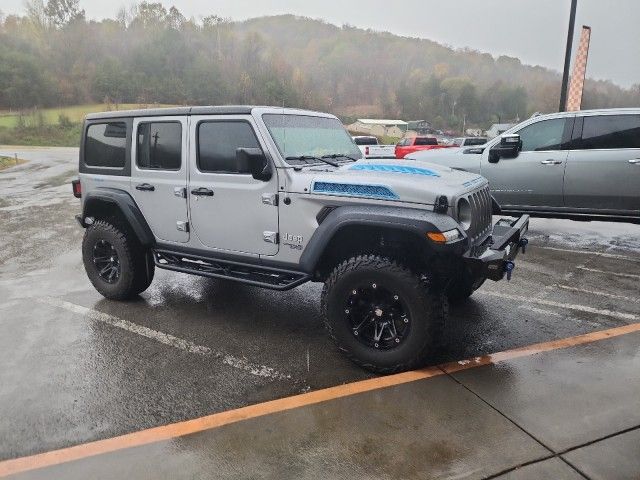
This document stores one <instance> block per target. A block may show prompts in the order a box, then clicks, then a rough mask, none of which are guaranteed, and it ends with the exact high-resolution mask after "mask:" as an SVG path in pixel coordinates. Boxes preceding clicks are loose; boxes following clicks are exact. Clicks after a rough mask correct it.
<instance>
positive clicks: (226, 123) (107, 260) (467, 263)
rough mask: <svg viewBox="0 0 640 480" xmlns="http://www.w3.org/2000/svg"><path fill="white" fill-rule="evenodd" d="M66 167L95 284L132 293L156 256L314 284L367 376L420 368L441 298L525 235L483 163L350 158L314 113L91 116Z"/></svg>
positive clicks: (232, 275) (342, 133)
mask: <svg viewBox="0 0 640 480" xmlns="http://www.w3.org/2000/svg"><path fill="white" fill-rule="evenodd" d="M79 171H80V179H79V180H75V181H74V182H73V188H74V194H75V195H76V196H77V197H79V198H81V199H82V213H81V214H80V215H78V221H79V223H80V224H81V225H82V226H83V227H85V228H86V231H85V236H84V241H83V244H82V255H83V260H84V266H85V270H86V272H87V275H88V277H89V280H90V281H91V283H92V284H93V285H94V287H95V288H96V289H97V290H98V291H99V292H100V293H101V294H102V295H104V296H105V297H107V298H110V299H114V300H124V299H128V298H131V297H133V296H135V295H138V294H139V293H141V292H142V291H144V290H145V289H146V288H147V287H148V286H149V285H150V284H151V281H152V280H153V275H154V271H155V268H162V269H167V270H174V271H177V272H183V273H189V274H194V275H202V276H206V277H212V278H222V279H226V280H230V281H235V282H241V283H245V284H249V285H253V286H258V287H263V288H271V289H275V290H287V289H290V288H294V287H296V286H298V285H300V284H302V283H304V282H307V281H315V282H323V283H324V289H323V291H322V301H321V306H322V312H323V316H324V321H325V324H326V326H327V328H328V330H329V332H330V334H331V336H332V337H333V338H334V340H335V341H336V343H337V345H338V346H339V348H340V349H341V350H343V351H344V352H346V353H347V355H348V356H349V357H350V358H351V359H353V360H354V361H355V362H357V363H358V364H360V365H362V366H363V367H365V368H368V369H371V370H374V371H377V372H393V371H398V370H403V369H407V368H411V367H413V366H416V365H419V364H420V363H421V362H422V361H423V360H424V358H425V356H426V355H427V354H428V352H429V351H431V350H432V349H433V348H434V342H436V341H437V339H438V336H439V334H440V332H441V330H442V328H443V326H444V321H445V318H446V314H447V302H448V301H449V300H451V301H456V300H457V301H460V300H463V299H465V298H467V297H468V296H470V295H471V294H472V293H473V291H474V290H475V289H477V288H479V287H480V285H482V283H483V282H484V281H485V280H486V279H491V280H500V279H502V278H503V277H504V276H505V275H506V276H507V277H509V276H510V275H511V271H512V270H513V267H514V263H513V260H514V258H515V256H516V254H517V253H518V251H519V250H520V249H522V250H524V247H525V245H526V238H525V237H524V235H525V233H526V231H527V227H528V217H527V216H526V215H524V216H522V217H521V218H520V219H518V220H508V221H502V222H498V224H497V225H495V226H493V225H492V210H493V208H495V206H494V205H493V202H492V200H491V197H490V195H489V190H488V186H487V181H486V180H485V179H484V178H482V177H481V176H480V175H477V174H471V173H466V172H460V171H455V170H451V169H450V168H448V167H438V166H433V165H428V164H422V163H421V162H415V161H411V162H406V161H397V160H389V161H370V160H363V159H361V153H360V150H359V149H358V147H357V146H356V145H355V143H354V142H353V140H352V139H351V137H350V136H349V135H348V133H347V131H346V130H345V129H344V127H343V125H342V123H341V122H340V121H339V120H338V119H337V118H336V117H334V116H333V115H329V114H325V113H319V112H310V111H304V110H294V109H283V108H274V107H251V106H237V107H234V106H226V107H180V108H172V109H159V110H134V111H127V112H106V113H99V114H92V115H89V116H88V117H87V118H86V120H85V123H84V128H83V137H82V143H81V147H80V165H79Z"/></svg>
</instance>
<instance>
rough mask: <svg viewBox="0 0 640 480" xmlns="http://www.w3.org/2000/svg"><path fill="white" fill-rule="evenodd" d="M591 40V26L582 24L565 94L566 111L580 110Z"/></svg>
mask: <svg viewBox="0 0 640 480" xmlns="http://www.w3.org/2000/svg"><path fill="white" fill-rule="evenodd" d="M590 40H591V27H587V26H586V25H583V26H582V33H581V34H580V44H579V45H578V51H576V56H575V58H574V60H573V72H572V73H571V83H570V84H569V95H568V96H567V111H568V112H575V111H577V110H580V107H581V105H582V91H583V90H584V77H585V74H586V73H587V58H588V57H589V41H590Z"/></svg>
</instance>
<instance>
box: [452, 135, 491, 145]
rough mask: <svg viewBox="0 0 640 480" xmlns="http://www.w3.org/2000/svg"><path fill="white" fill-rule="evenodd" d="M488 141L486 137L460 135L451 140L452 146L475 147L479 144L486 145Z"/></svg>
mask: <svg viewBox="0 0 640 480" xmlns="http://www.w3.org/2000/svg"><path fill="white" fill-rule="evenodd" d="M485 143H487V138H485V137H458V138H454V139H453V141H452V142H451V146H452V147H474V146H477V145H484V144H485Z"/></svg>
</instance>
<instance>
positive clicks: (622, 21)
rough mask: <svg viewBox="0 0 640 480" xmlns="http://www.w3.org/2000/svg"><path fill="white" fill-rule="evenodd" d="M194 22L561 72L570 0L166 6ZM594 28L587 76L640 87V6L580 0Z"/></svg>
mask: <svg viewBox="0 0 640 480" xmlns="http://www.w3.org/2000/svg"><path fill="white" fill-rule="evenodd" d="M161 1H162V3H163V4H164V5H165V6H166V7H169V6H171V5H175V6H176V7H178V8H179V9H180V11H181V12H183V14H184V15H185V16H187V17H192V16H193V17H196V18H199V17H202V16H206V15H210V14H214V13H215V14H217V15H220V16H223V17H230V18H232V19H234V20H244V19H246V18H252V17H257V16H262V15H276V14H283V13H292V14H296V15H304V16H308V17H312V18H321V19H324V20H326V21H328V22H330V23H334V24H337V25H342V24H344V23H349V24H351V25H354V26H356V27H362V28H372V29H374V30H384V31H388V32H392V33H395V34H398V35H405V36H412V37H421V38H428V39H431V40H435V41H437V42H440V43H445V44H448V45H451V46H453V47H470V48H473V49H476V50H481V51H486V52H489V53H492V54H494V55H500V54H506V55H511V56H514V57H518V58H520V59H521V60H522V61H523V63H528V64H533V65H543V66H545V67H549V68H552V69H555V70H558V71H561V70H562V65H563V59H564V47H565V41H566V31H567V24H568V20H569V5H570V0H438V1H436V0H403V1H402V2H394V1H392V0H368V1H361V0H252V1H249V0H173V1H168V0H161ZM132 3H133V2H131V1H118V0H111V1H108V2H107V1H104V0H80V4H81V6H82V8H84V9H85V10H86V12H87V16H88V17H89V18H96V19H99V18H104V17H113V16H114V15H115V13H116V12H117V10H118V9H119V8H120V7H122V6H129V5H131V4H132ZM0 9H1V10H2V11H3V12H4V13H5V14H8V13H23V11H24V4H23V0H2V2H1V3H0ZM583 24H585V25H589V26H591V28H592V31H591V49H590V53H589V63H588V67H587V75H588V76H589V77H593V78H598V79H609V80H612V81H614V82H615V83H618V84H620V85H623V86H626V87H628V86H630V85H632V84H635V83H640V1H638V0H578V13H577V18H576V39H575V40H574V46H576V45H577V37H578V35H579V33H580V26H581V25H583Z"/></svg>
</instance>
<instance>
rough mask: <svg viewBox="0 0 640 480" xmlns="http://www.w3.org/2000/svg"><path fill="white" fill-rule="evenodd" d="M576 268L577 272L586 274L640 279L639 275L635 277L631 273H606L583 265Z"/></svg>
mask: <svg viewBox="0 0 640 480" xmlns="http://www.w3.org/2000/svg"><path fill="white" fill-rule="evenodd" d="M576 268H577V269H579V270H584V271H586V272H594V273H604V274H605V275H613V276H615V277H625V278H637V279H640V275H635V274H633V273H620V272H607V271H605V270H599V269H597V268H589V267H585V266H584V265H578V266H577V267H576Z"/></svg>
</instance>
